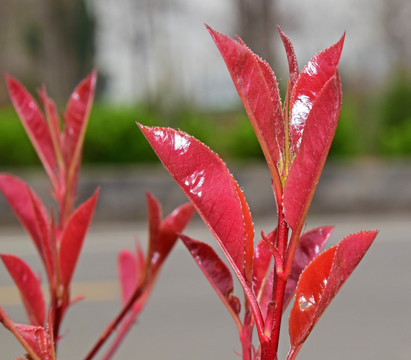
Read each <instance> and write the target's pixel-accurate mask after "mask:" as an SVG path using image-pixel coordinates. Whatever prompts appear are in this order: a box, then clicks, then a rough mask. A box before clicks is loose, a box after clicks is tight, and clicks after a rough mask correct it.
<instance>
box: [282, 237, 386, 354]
mask: <svg viewBox="0 0 411 360" xmlns="http://www.w3.org/2000/svg"><path fill="white" fill-rule="evenodd" d="M377 233H378V232H377V231H364V232H359V233H356V234H352V235H349V236H347V237H345V238H344V239H343V240H342V241H340V242H339V243H338V244H337V245H335V246H333V247H332V248H330V249H328V250H326V251H325V252H323V253H322V254H320V255H319V256H318V257H317V258H315V259H314V260H313V261H312V262H311V263H310V264H309V265H308V266H307V267H306V269H305V270H304V271H303V272H302V274H301V277H300V280H299V281H298V284H297V290H296V298H295V302H294V306H293V307H292V309H291V313H290V319H289V331H290V342H291V350H290V353H289V356H291V355H293V356H295V353H296V352H297V351H298V350H299V348H300V347H301V345H302V344H303V343H304V341H305V340H306V338H307V336H308V335H309V334H310V332H311V330H312V329H313V327H314V326H315V324H316V323H317V321H318V320H319V318H320V316H321V315H322V314H323V312H324V311H325V309H326V308H327V306H328V305H329V304H330V303H331V301H332V300H333V299H334V297H335V295H336V294H337V293H338V291H339V290H340V288H341V287H342V285H343V284H344V283H345V281H346V280H347V278H348V277H349V276H350V275H351V273H352V272H353V271H354V269H355V267H356V266H357V265H358V263H359V262H360V261H361V259H362V258H363V256H364V255H365V253H366V251H367V250H368V248H369V247H370V246H371V244H372V242H373V241H374V239H375V237H376V236H377Z"/></svg>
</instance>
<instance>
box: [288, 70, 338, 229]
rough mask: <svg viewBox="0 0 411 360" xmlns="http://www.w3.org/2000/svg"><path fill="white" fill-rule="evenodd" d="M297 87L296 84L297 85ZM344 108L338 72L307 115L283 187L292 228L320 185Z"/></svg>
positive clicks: (300, 217) (298, 222)
mask: <svg viewBox="0 0 411 360" xmlns="http://www.w3.org/2000/svg"><path fill="white" fill-rule="evenodd" d="M296 87H297V84H296ZM340 108H341V85H340V79H339V77H338V74H335V75H334V76H333V77H331V78H330V79H329V80H328V81H327V82H326V84H325V85H324V86H323V88H322V89H321V91H320V92H319V94H318V95H317V96H316V98H315V101H314V102H313V104H312V108H311V110H310V112H309V114H308V117H307V120H306V123H305V128H304V133H303V136H302V141H301V145H300V150H299V151H298V153H297V155H296V157H295V159H294V161H293V162H292V165H291V168H290V170H289V173H288V176H287V179H286V181H285V186H284V214H285V219H286V221H287V223H288V225H289V226H290V227H291V229H292V230H295V229H296V228H297V227H301V226H302V225H301V223H302V222H303V221H304V219H305V216H306V214H307V211H308V208H309V206H310V204H311V200H312V198H313V195H314V191H315V188H316V187H317V183H318V180H319V178H320V175H321V172H322V169H323V167H324V163H325V160H326V159H327V155H328V151H329V149H330V146H331V142H332V140H333V138H334V134H335V130H336V128H337V122H338V116H339V114H340Z"/></svg>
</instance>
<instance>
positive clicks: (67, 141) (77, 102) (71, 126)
mask: <svg viewBox="0 0 411 360" xmlns="http://www.w3.org/2000/svg"><path fill="white" fill-rule="evenodd" d="M96 81H97V72H96V71H93V72H92V73H91V74H90V75H89V76H87V77H86V78H85V79H84V80H83V81H82V82H81V83H80V84H79V85H78V86H77V87H76V89H75V90H74V91H73V93H72V94H71V96H70V99H69V102H68V104H67V107H66V112H65V114H64V122H65V128H64V150H65V159H66V165H67V167H68V168H70V167H74V168H77V167H78V163H79V161H80V154H81V149H82V146H83V141H84V135H85V133H86V128H87V124H88V119H89V115H90V111H91V106H92V104H93V99H94V91H95V87H96Z"/></svg>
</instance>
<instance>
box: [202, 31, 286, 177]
mask: <svg viewBox="0 0 411 360" xmlns="http://www.w3.org/2000/svg"><path fill="white" fill-rule="evenodd" d="M207 29H208V31H209V32H210V34H211V36H212V38H213V39H214V41H215V43H216V45H217V47H218V49H219V50H220V53H221V55H222V56H223V59H224V61H225V63H226V65H227V68H228V71H229V72H230V75H231V78H232V79H233V82H234V85H235V87H236V89H237V91H238V94H239V95H240V98H241V101H242V103H243V105H244V108H245V110H246V112H247V114H248V117H249V118H250V121H251V124H252V125H253V128H254V131H255V133H256V135H257V138H258V141H259V142H260V145H261V148H262V150H263V153H264V156H265V158H266V160H267V163H268V165H269V167H270V170H271V172H272V173H273V171H277V170H276V169H277V164H278V163H282V162H283V151H284V119H283V114H282V108H281V98H280V92H279V90H278V84H277V79H276V77H275V75H274V72H273V71H272V70H271V68H270V66H269V65H268V64H267V63H266V62H265V61H264V60H262V59H261V58H260V57H258V56H257V55H256V54H254V53H253V52H252V51H251V50H250V49H248V48H247V46H246V45H245V44H244V43H243V42H242V41H240V42H237V41H235V40H234V39H232V38H230V37H228V36H225V35H223V34H220V33H218V32H216V31H214V30H213V29H211V28H210V27H207ZM273 176H275V175H274V174H273Z"/></svg>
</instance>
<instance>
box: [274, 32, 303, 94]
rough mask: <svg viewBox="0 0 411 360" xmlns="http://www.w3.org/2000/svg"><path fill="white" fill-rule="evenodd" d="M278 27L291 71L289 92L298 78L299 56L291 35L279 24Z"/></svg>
mask: <svg viewBox="0 0 411 360" xmlns="http://www.w3.org/2000/svg"><path fill="white" fill-rule="evenodd" d="M277 29H278V32H279V33H280V36H281V40H282V41H283V44H284V48H285V52H286V54H287V60H288V69H289V72H290V83H289V89H288V91H289V93H291V92H292V90H293V88H294V85H295V83H296V81H297V78H298V63H297V57H296V56H295V52H294V47H293V44H292V43H291V40H290V39H289V37H288V36H286V35H285V34H284V32H283V31H282V30H281V28H280V27H279V26H277Z"/></svg>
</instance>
